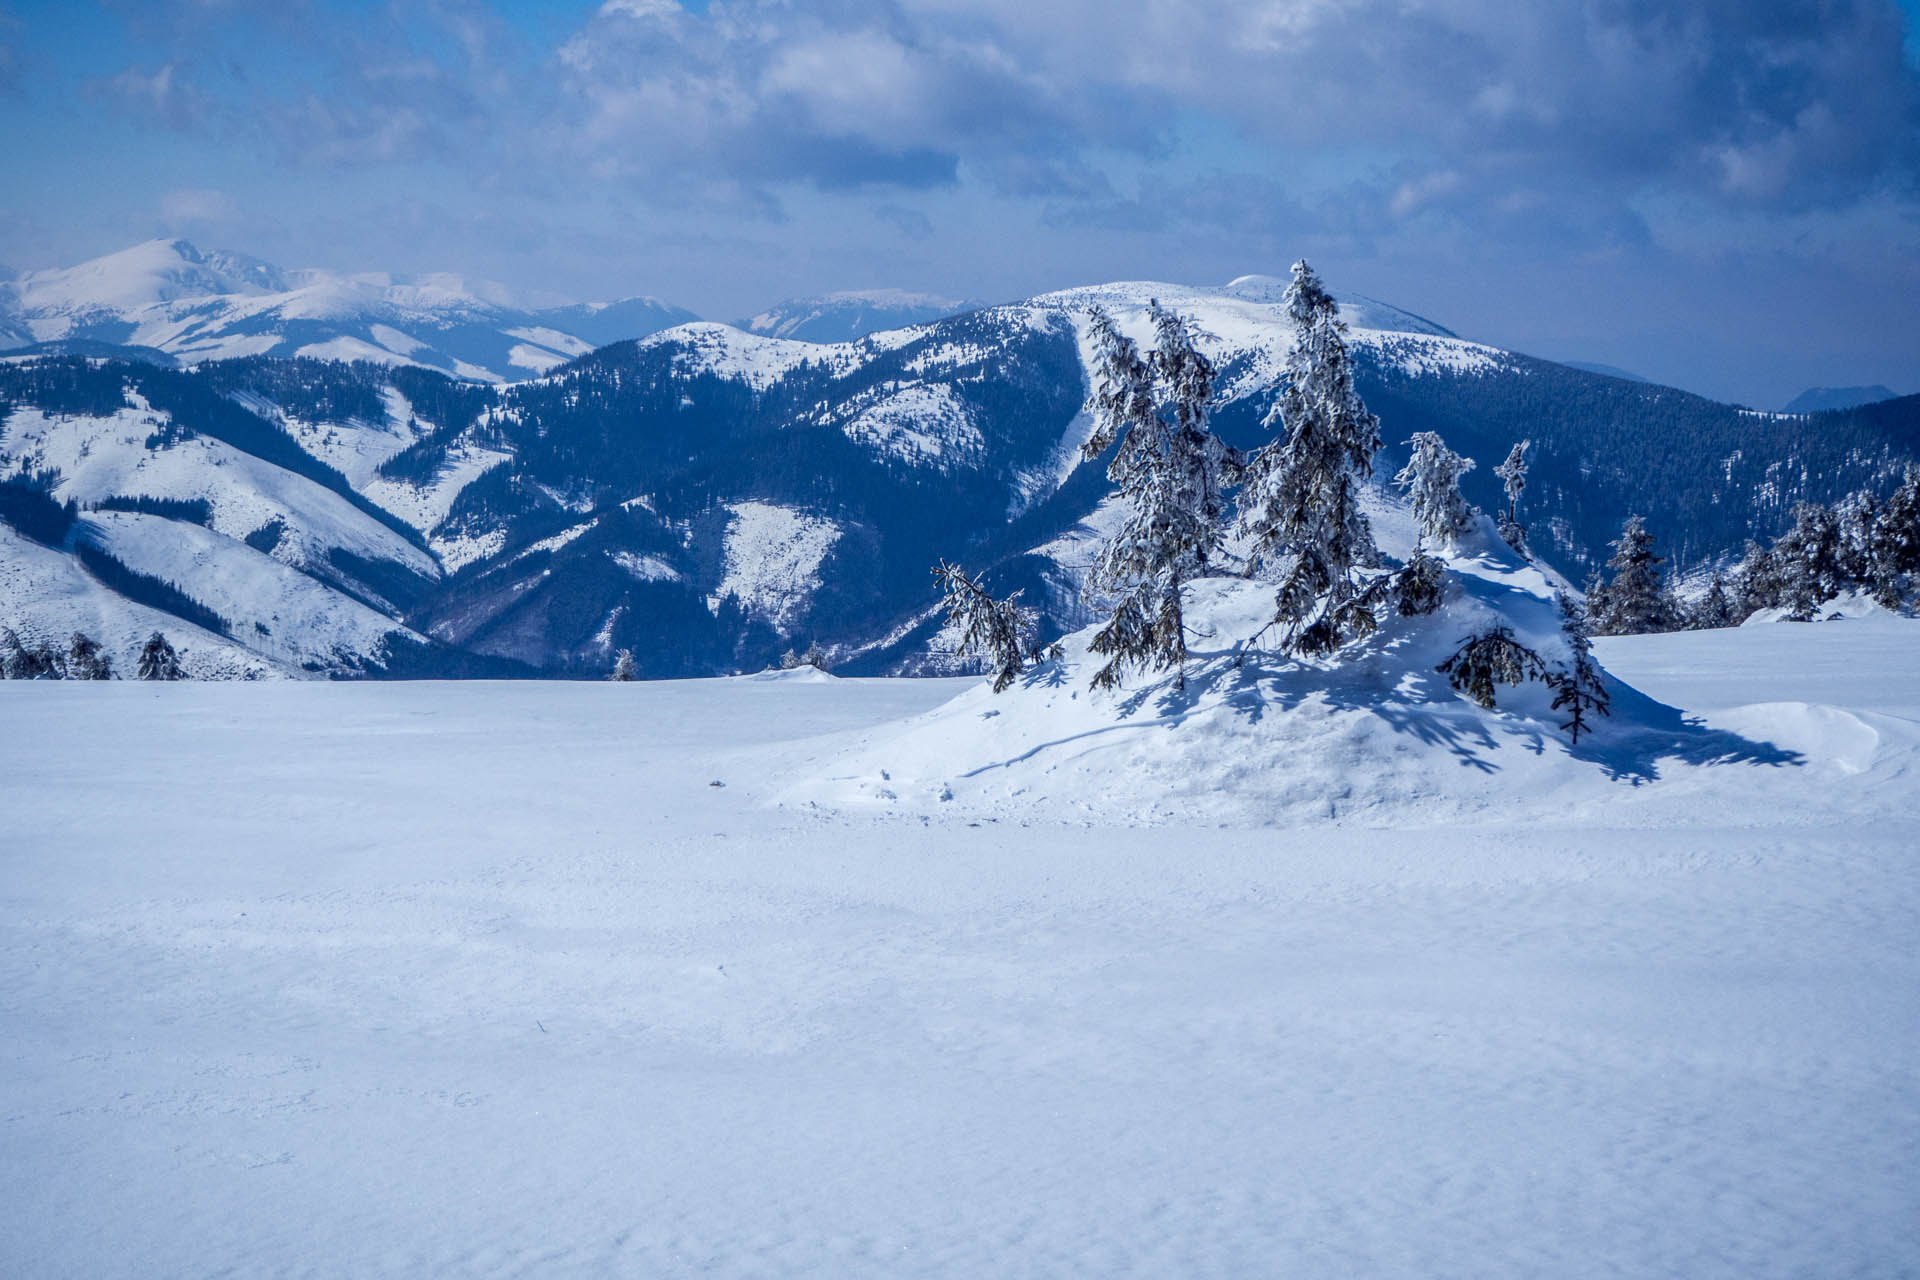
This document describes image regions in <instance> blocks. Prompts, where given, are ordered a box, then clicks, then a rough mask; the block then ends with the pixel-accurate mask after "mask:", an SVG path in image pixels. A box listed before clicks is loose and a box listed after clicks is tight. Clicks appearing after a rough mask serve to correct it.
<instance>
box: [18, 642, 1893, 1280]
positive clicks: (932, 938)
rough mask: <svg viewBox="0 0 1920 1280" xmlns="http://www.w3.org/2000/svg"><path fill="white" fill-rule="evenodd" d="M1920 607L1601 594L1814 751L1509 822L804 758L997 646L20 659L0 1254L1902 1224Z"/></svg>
mask: <svg viewBox="0 0 1920 1280" xmlns="http://www.w3.org/2000/svg"><path fill="white" fill-rule="evenodd" d="M1917 637H1920V627H1916V625H1915V624H1912V623H1900V622H1893V621H1885V620H1882V621H1862V622H1848V623H1831V624H1823V625H1821V626H1818V627H1791V626H1780V627H1770V628H1747V629H1744V630H1741V631H1734V632H1721V633H1707V634H1695V635H1681V636H1665V637H1646V638H1634V639H1622V640H1614V641H1608V642H1605V643H1604V644H1603V645H1602V647H1601V656H1602V658H1603V660H1604V661H1605V662H1606V663H1607V665H1608V667H1609V668H1610V670H1612V671H1613V672H1614V673H1615V674H1616V675H1618V676H1619V677H1621V678H1622V679H1623V680H1625V681H1628V682H1630V683H1631V684H1633V685H1635V686H1637V687H1638V688H1640V689H1641V690H1643V691H1644V692H1645V693H1646V694H1647V695H1648V696H1649V697H1651V698H1656V699H1659V700H1661V701H1664V702H1667V703H1670V704H1673V705H1675V706H1677V707H1680V708H1683V709H1685V710H1687V711H1689V712H1698V713H1702V714H1704V715H1705V716H1706V718H1707V721H1708V724H1709V725H1712V726H1715V727H1718V726H1721V725H1723V724H1724V725H1728V726H1733V728H1729V730H1728V731H1729V732H1734V731H1738V732H1740V733H1742V734H1744V735H1745V736H1746V737H1748V738H1749V739H1752V740H1758V741H1769V740H1770V739H1768V738H1767V733H1768V732H1775V733H1776V734H1777V736H1781V737H1787V736H1794V735H1797V736H1796V737H1795V740H1794V741H1793V742H1790V743H1788V742H1782V743H1779V744H1776V745H1778V746H1779V747H1780V749H1781V750H1782V751H1783V752H1791V753H1793V756H1794V758H1793V760H1792V761H1791V762H1787V763H1771V764H1756V763H1752V762H1743V761H1738V760H1736V761H1732V762H1729V763H1728V764H1726V765H1724V766H1722V767H1723V768H1726V769H1729V770H1732V771H1733V772H1732V773H1731V774H1729V775H1725V776H1727V777H1733V778H1735V779H1736V781H1735V782H1733V783H1724V784H1723V782H1722V781H1721V780H1720V775H1714V776H1713V778H1712V779H1711V780H1710V781H1702V780H1701V778H1700V777H1697V776H1691V775H1690V776H1689V777H1687V778H1677V777H1672V776H1667V777H1662V778H1660V779H1657V780H1653V781H1646V780H1642V781H1641V782H1640V784H1639V785H1637V786H1636V785H1634V782H1633V780H1632V779H1625V778H1623V779H1620V780H1618V781H1616V782H1614V783H1612V784H1611V785H1613V786H1615V787H1616V788H1617V792H1616V794H1617V795H1618V797H1619V798H1620V800H1621V803H1620V804H1619V805H1618V806H1614V805H1610V804H1608V803H1606V802H1605V801H1599V802H1595V803H1593V804H1591V805H1588V806H1585V807H1584V808H1582V809H1580V810H1578V811H1575V810H1571V809H1569V810H1567V811H1566V812H1564V813H1561V814H1558V815H1555V814H1551V813H1536V814H1535V815H1534V817H1533V820H1531V821H1529V822H1527V823H1515V822H1511V821H1502V820H1501V815H1500V814H1499V813H1498V812H1492V811H1490V812H1488V813H1487V814H1486V815H1485V817H1486V825H1482V826H1479V827H1467V826H1457V825H1455V826H1434V825H1429V824H1428V823H1426V822H1424V821H1423V820H1422V819H1421V817H1420V814H1419V810H1418V809H1417V807H1414V808H1409V809H1407V810H1405V811H1404V812H1402V813H1401V814H1400V815H1399V818H1398V820H1397V822H1396V823H1395V824H1393V825H1392V826H1391V827H1389V828H1387V829H1377V828H1369V827H1347V826H1329V825H1324V824H1321V825H1316V826H1312V827H1307V828H1267V829H1259V828H1250V829H1233V830H1217V829H1212V828H1209V827H1202V826H1199V825H1195V824H1191V823H1189V824H1187V825H1180V824H1178V823H1173V824H1168V825H1160V826H1119V825H1098V826H1080V825H1062V824H1059V823H1045V822H1039V821H1034V820H1033V819H1031V818H1029V819H1024V820H1023V819H1022V818H1021V817H1020V816H1019V815H1018V814H1017V812H1016V811H1014V810H1011V809H1009V810H1007V811H1006V812H1005V813H1004V814H1002V815H1000V820H999V821H993V820H992V819H991V816H988V817H977V816H976V817H972V818H966V819H951V820H947V821H939V820H933V819H932V818H931V815H929V814H920V813H905V814H903V813H899V812H890V811H887V810H873V809H853V810H836V809H819V810H811V809H807V808H805V807H804V806H803V805H789V806H785V807H782V806H778V805H774V804H771V803H769V800H770V798H772V797H774V796H775V795H777V794H779V793H780V792H781V791H782V790H783V789H784V788H786V787H787V786H788V785H789V784H790V783H791V782H792V780H794V779H796V778H801V777H804V776H808V775H809V774H810V773H811V772H813V771H815V770H817V769H818V768H820V767H821V766H822V765H823V764H824V763H825V762H826V761H828V760H830V759H833V758H836V757H837V756H838V755H839V754H840V753H843V752H844V751H845V750H847V749H848V745H849V743H850V742H853V741H855V740H857V739H860V738H863V737H870V736H871V735H872V734H873V733H874V731H875V729H876V728H877V727H878V726H880V725H883V724H889V723H891V722H893V721H895V720H897V719H899V718H901V717H903V716H911V715H918V714H921V713H925V712H927V711H930V710H931V709H933V708H934V707H935V706H936V705H937V704H940V703H943V702H945V701H946V700H948V699H949V698H951V697H952V696H953V695H955V694H956V693H959V692H962V691H964V690H965V689H967V688H968V687H970V686H969V683H968V682H964V681H962V682H955V681H944V682H888V681H844V680H830V679H825V678H821V677H819V676H818V675H817V674H814V673H807V675H806V676H805V677H804V678H797V677H794V676H791V675H789V676H786V677H781V678H753V679H742V680H726V681H705V682H686V683H674V684H635V685H625V686H616V685H553V684H538V685H535V684H527V685H499V684H442V685H327V684H317V685H316V684H282V685H252V686H245V685H224V686H222V685H184V686H169V687H161V688H156V687H151V686H141V685H137V684H117V685H107V686H91V685H79V684H68V685H60V684H52V685H45V684H26V683H5V684H0V725H4V726H5V728H6V732H4V733H0V779H4V780H5V781H4V782H0V1144H4V1157H5V1158H4V1159H0V1203H4V1204H6V1205H7V1209H6V1211H5V1214H4V1217H0V1223H4V1227H0V1272H4V1273H6V1274H10V1275H90V1276H114V1275H127V1276H166V1275H205V1274H215V1273H236V1274H282V1273H293V1274H309V1273H311V1274H341V1275H346V1274H351V1275H379V1274H394V1275H400V1274H405V1275H421V1274H476V1275H523V1274H538V1275H603V1274H642V1275H652V1274H683V1273H691V1272H702V1273H712V1274H720V1275H823V1276H847V1275H888V1276H892V1275H916V1274H938V1275H954V1276H970V1277H971V1276H984V1275H993V1276H1057V1275H1074V1274H1079V1275H1094V1274H1098V1275H1111V1274H1142V1275H1156V1276H1166V1275H1201V1274H1206V1275H1299V1276H1328V1275H1393V1276H1421V1277H1427V1276H1448V1275H1461V1276H1489V1275H1493V1276H1499V1275H1512V1276H1537V1275H1554V1276H1570V1277H1574V1276H1589V1275H1594V1276H1597V1275H1615V1274H1627V1275H1687V1276H1742V1277H1750V1276H1785V1275H1842V1274H1846V1275H1899V1274H1906V1273H1910V1272H1911V1271H1912V1269H1913V1268H1914V1267H1915V1266H1916V1263H1917V1261H1920V1255H1916V1252H1915V1246H1914V1244H1913V1233H1912V1224H1913V1222H1914V1221H1916V1220H1920V1155H1917V1153H1916V1149H1915V1145H1914V1138H1913V1135H1914V1134H1915V1133H1916V1132H1920V1067H1917V1066H1916V1064H1917V1063H1920V1008H1917V1002H1916V1000H1915V997H1914V994H1913V993H1914V992H1915V991H1916V990H1920V960H1916V955H1915V951H1914V947H1913V939H1914V937H1916V936H1920V863H1916V860H1915V858H1914V856H1913V849H1914V846H1915V845H1916V843H1917V841H1916V835H1917V834H1920V833H1917V832H1916V827H1915V822H1914V819H1913V817H1912V814H1913V812H1914V801H1915V800H1916V799H1920V783H1917V782H1916V780H1915V776H1914V774H1913V773H1912V772H1911V769H1910V767H1909V766H1908V765H1907V764H1906V763H1904V761H1906V760H1907V757H1905V756H1902V755H1900V754H1899V750H1898V749H1899V743H1900V741H1901V735H1902V734H1906V735H1909V737H1908V739H1907V740H1909V741H1910V740H1911V734H1912V733H1913V732H1914V730H1915V728H1916V724H1920V664H1917V663H1915V662H1914V661H1913V655H1914V654H1915V653H1916V652H1920V643H1917ZM1842 717H1845V718H1846V719H1845V720H1843V719H1842ZM1848 722H1851V723H1852V724H1858V725H1862V726H1867V727H1868V728H1869V729H1871V731H1872V732H1873V735H1874V738H1873V741H1872V742H1867V741H1866V739H1865V738H1864V737H1862V735H1861V734H1860V733H1859V732H1857V731H1855V730H1852V729H1850V728H1847V727H1846V725H1847V724H1848ZM1836 725H1838V726H1841V728H1840V729H1839V730H1834V728H1833V727H1834V726H1836ZM1768 726H1774V728H1773V729H1771V730H1770V729H1768ZM1823 726H1825V727H1824V728H1823ZM820 735H832V736H830V737H822V736H820ZM1889 751H1892V752H1893V754H1887V753H1888V752H1889ZM1840 761H1846V762H1850V763H1851V764H1852V765H1854V766H1859V767H1858V768H1855V769H1854V770H1853V771H1852V772H1849V771H1848V770H1847V769H1844V768H1841V767H1839V764H1838V763H1837V762H1840ZM1456 767H1467V766H1456ZM1704 767H1705V766H1702V768H1704ZM1815 778H1817V782H1818V785H1808V784H1807V783H1805V782H1804V781H1802V780H1803V779H1815ZM1756 779H1757V780H1758V781H1756ZM716 781H718V782H722V783H724V784H725V785H724V786H720V787H715V786H712V785H711V784H712V783H713V782H716ZM1722 785H1727V786H1731V787H1732V790H1731V791H1730V792H1727V793H1726V794H1730V795H1737V796H1738V797H1739V798H1740V799H1741V801H1742V803H1740V804H1737V805H1736V804H1730V803H1717V802H1716V803H1714V804H1711V805H1709V806H1707V807H1706V808H1704V809H1702V810H1700V811H1699V812H1698V813H1696V814H1694V815H1693V816H1692V817H1691V818H1690V819H1688V821H1687V824H1686V825H1669V824H1668V823H1667V821H1666V820H1665V819H1664V818H1663V816H1662V815H1661V814H1660V813H1659V812H1657V811H1656V810H1657V806H1656V807H1655V809H1650V808H1649V807H1648V805H1647V802H1646V799H1645V798H1646V797H1648V796H1653V795H1658V794H1662V793H1666V794H1672V795H1676V796H1684V795H1685V794H1686V793H1687V790H1688V788H1694V789H1695V790H1696V791H1698V793H1699V794H1701V795H1703V796H1708V797H1711V796H1714V795H1721V794H1722V793H1720V792H1718V791H1715V790H1714V788H1717V787H1720V786H1722ZM1769 787H1772V788H1776V789H1777V790H1775V791H1773V792H1769V790H1768V788H1769ZM1770 794H1772V795H1774V796H1776V797H1777V798H1776V799H1773V800H1771V801H1770V800H1769V799H1768V796H1769V795H1770ZM1896 814H1904V815H1905V816H1904V817H1899V816H1890V815H1896ZM1667 816H1669V817H1671V818H1672V819H1673V821H1675V822H1678V821H1680V819H1681V817H1682V816H1683V815H1682V814H1681V812H1680V809H1679V808H1678V807H1676V808H1675V809H1674V811H1673V812H1672V813H1671V814H1670V815H1667ZM972 821H978V822H980V824H981V825H979V826H971V825H967V824H968V823H969V822H972ZM1023 821H1029V822H1032V825H1023Z"/></svg>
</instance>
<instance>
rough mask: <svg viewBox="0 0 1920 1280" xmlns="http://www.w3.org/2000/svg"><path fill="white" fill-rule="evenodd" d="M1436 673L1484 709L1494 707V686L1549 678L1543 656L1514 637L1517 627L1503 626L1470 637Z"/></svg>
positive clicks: (1437, 668) (1503, 624)
mask: <svg viewBox="0 0 1920 1280" xmlns="http://www.w3.org/2000/svg"><path fill="white" fill-rule="evenodd" d="M1434 670H1436V671H1438V672H1440V673H1441V674H1442V675H1444V676H1446V678H1447V681H1448V682H1449V683H1450V684H1452V685H1453V687H1454V688H1455V689H1458V690H1459V691H1460V692H1461V693H1464V694H1466V695H1467V696H1468V697H1469V698H1472V699H1473V700H1474V701H1475V702H1476V703H1478V704H1479V705H1481V706H1482V707H1486V708H1487V709H1489V710H1491V709H1492V708H1493V705H1494V701H1493V686H1494V685H1496V684H1520V683H1521V682H1523V681H1526V680H1544V679H1546V678H1547V664H1546V663H1545V662H1542V661H1541V660H1540V655H1539V654H1537V653H1535V652H1534V651H1533V650H1531V649H1529V648H1527V646H1525V645H1523V644H1521V643H1520V642H1519V641H1518V640H1516V639H1514V638H1513V628H1512V627H1509V626H1507V625H1506V624H1505V623H1501V624H1499V625H1498V626H1495V627H1492V628H1490V629H1489V630H1486V631H1483V632H1481V633H1480V634H1479V635H1476V636H1470V637H1468V638H1467V639H1466V640H1465V641H1464V642H1462V644H1461V645H1460V647H1459V649H1457V650H1455V651H1454V654H1453V656H1452V657H1451V658H1448V659H1447V660H1446V661H1445V662H1443V663H1441V664H1440V665H1439V666H1438V667H1436V668H1434Z"/></svg>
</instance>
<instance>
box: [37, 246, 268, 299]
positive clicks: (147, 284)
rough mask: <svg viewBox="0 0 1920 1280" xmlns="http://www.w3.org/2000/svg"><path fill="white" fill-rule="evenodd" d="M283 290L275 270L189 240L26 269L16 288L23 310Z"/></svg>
mask: <svg viewBox="0 0 1920 1280" xmlns="http://www.w3.org/2000/svg"><path fill="white" fill-rule="evenodd" d="M285 288H286V282H285V280H284V279H283V278H282V277H281V275H280V271H279V269H278V268H276V267H274V266H273V265H272V264H270V263H266V262H262V261H260V260H259V259H258V258H250V257H248V256H247V255H245V254H241V253H231V252H227V251H224V250H215V251H213V252H202V251H201V249H200V248H199V247H198V246H197V245H195V244H194V243H193V242H192V241H190V240H179V239H174V240H168V239H155V240H146V241H142V242H141V243H139V244H136V245H132V246H130V247H129V248H125V249H121V250H120V251H118V252H117V253H109V254H104V255H102V256H100V257H98V258H93V259H90V260H88V261H86V262H82V263H80V264H79V265H78V266H73V267H59V268H54V269H51V270H46V271H29V272H28V273H26V274H25V275H23V276H21V277H20V278H19V281H18V283H17V285H16V286H15V289H16V293H17V295H18V297H19V301H20V305H21V306H22V308H33V309H38V310H45V311H83V310H98V309H113V310H123V309H130V308H137V307H147V306H153V305H154V304H156V303H162V302H175V301H179V300H181V299H183V298H209V297H221V296H227V295H233V294H242V295H258V294H264V293H276V292H279V291H280V290H283V289H285Z"/></svg>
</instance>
